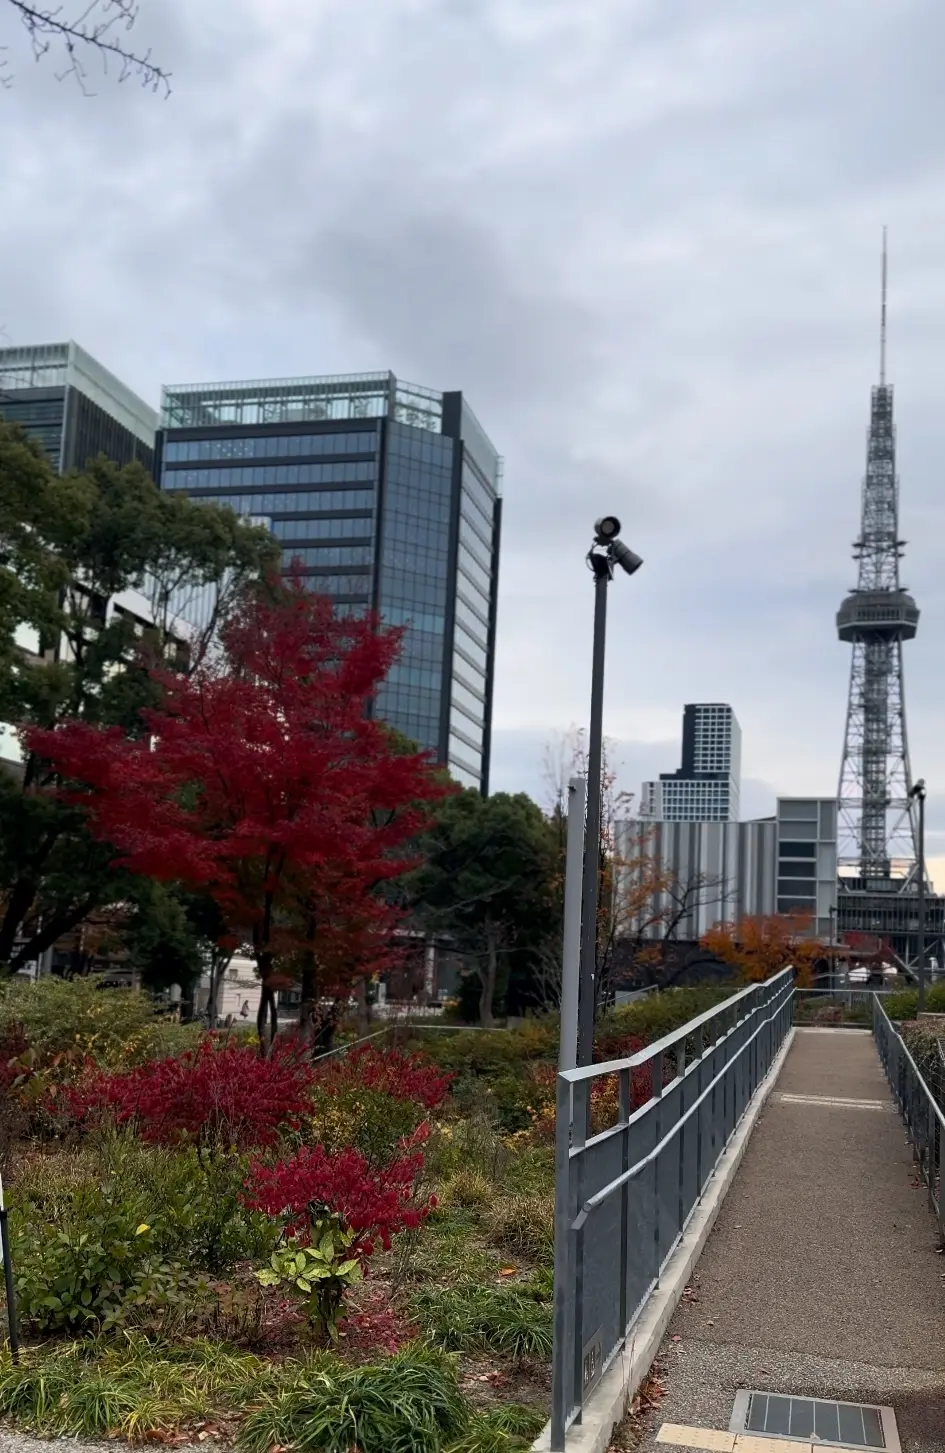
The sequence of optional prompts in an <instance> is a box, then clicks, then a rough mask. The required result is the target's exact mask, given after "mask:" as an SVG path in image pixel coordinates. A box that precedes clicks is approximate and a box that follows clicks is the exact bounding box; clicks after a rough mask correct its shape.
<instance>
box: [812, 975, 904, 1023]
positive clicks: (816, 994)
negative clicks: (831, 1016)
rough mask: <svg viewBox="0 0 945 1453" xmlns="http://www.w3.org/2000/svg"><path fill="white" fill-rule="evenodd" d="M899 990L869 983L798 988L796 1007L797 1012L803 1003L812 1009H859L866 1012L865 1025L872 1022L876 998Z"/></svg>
mask: <svg viewBox="0 0 945 1453" xmlns="http://www.w3.org/2000/svg"><path fill="white" fill-rule="evenodd" d="M898 992H899V991H898V990H897V989H886V988H883V989H874V988H870V986H869V985H868V984H863V985H850V984H843V985H837V986H836V987H835V988H830V989H825V988H822V987H817V988H809V989H805V988H796V989H795V990H794V1009H795V1014H796V1013H797V1010H798V1009H799V1008H800V1007H801V1006H802V1005H808V1006H810V1008H812V1009H813V1008H815V1007H817V1006H820V1007H823V1008H832V1007H833V1006H834V1005H836V1007H837V1008H838V1009H844V1010H846V1011H847V1012H848V1013H851V1014H852V1013H853V1011H854V1010H859V1011H861V1012H862V1013H863V1014H864V1025H866V1024H868V1023H869V1022H870V1016H871V1015H872V1011H873V1000H874V998H876V997H879V998H881V999H883V998H887V997H888V996H889V995H891V994H896V993H898ZM798 1022H799V1023H800V1022H801V1021H800V1020H798Z"/></svg>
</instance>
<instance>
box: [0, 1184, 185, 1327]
mask: <svg viewBox="0 0 945 1453" xmlns="http://www.w3.org/2000/svg"><path fill="white" fill-rule="evenodd" d="M157 1239H158V1238H157V1237H156V1236H154V1234H153V1233H152V1229H151V1227H150V1225H149V1224H148V1223H147V1222H138V1223H136V1222H135V1220H134V1217H133V1216H129V1214H128V1210H127V1208H126V1207H125V1206H123V1205H122V1204H121V1203H120V1202H119V1201H117V1199H116V1200H112V1201H111V1202H110V1201H109V1200H108V1199H107V1198H106V1197H103V1202H102V1206H101V1209H100V1210H99V1212H98V1213H97V1214H89V1215H86V1216H85V1217H83V1219H82V1221H81V1222H80V1223H79V1224H75V1223H73V1224H72V1225H68V1224H67V1225H65V1226H63V1225H57V1224H56V1223H54V1222H47V1223H46V1224H45V1225H42V1224H41V1225H27V1226H24V1225H23V1224H22V1222H17V1223H14V1227H13V1234H12V1237H11V1261H12V1263H13V1272H14V1282H15V1285H16V1297H17V1304H18V1307H19V1312H20V1317H21V1320H22V1322H23V1325H24V1326H25V1327H28V1328H29V1329H30V1330H31V1331H32V1332H35V1333H38V1334H40V1335H42V1334H48V1333H51V1332H62V1331H67V1330H68V1331H77V1332H84V1331H89V1330H93V1331H98V1330H99V1329H102V1330H108V1329H110V1328H112V1327H115V1326H120V1325H122V1324H123V1323H126V1322H129V1321H131V1320H134V1319H136V1318H147V1317H150V1316H153V1315H160V1314H162V1313H164V1312H166V1311H169V1310H173V1309H175V1308H176V1307H178V1306H179V1305H180V1304H181V1303H188V1304H192V1303H193V1302H195V1301H197V1300H199V1299H200V1298H201V1296H205V1295H206V1293H207V1291H208V1290H209V1288H208V1286H207V1284H206V1283H205V1282H202V1281H201V1280H200V1278H199V1276H198V1275H197V1274H196V1273H195V1272H193V1271H192V1270H191V1268H190V1267H189V1266H188V1265H187V1264H186V1263H185V1262H181V1261H172V1260H166V1259H165V1258H163V1257H162V1256H161V1255H160V1252H159V1250H158V1247H157V1245H156V1242H157Z"/></svg>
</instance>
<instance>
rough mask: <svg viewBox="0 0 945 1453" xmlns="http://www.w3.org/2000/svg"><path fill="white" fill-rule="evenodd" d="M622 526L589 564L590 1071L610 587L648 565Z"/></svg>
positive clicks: (603, 522)
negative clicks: (619, 576) (619, 575)
mask: <svg viewBox="0 0 945 1453" xmlns="http://www.w3.org/2000/svg"><path fill="white" fill-rule="evenodd" d="M619 534H620V521H619V520H618V519H617V518H616V516H615V515H605V516H604V517H603V518H602V519H600V520H598V521H597V523H596V524H595V526H594V543H593V544H592V545H591V548H590V550H589V551H588V554H587V563H588V566H589V567H590V570H591V572H592V573H593V576H594V657H593V665H592V668H591V723H590V734H589V737H588V744H587V827H586V832H585V838H584V876H583V882H582V887H581V968H580V993H579V1000H578V1056H577V1059H578V1064H579V1065H589V1064H590V1063H591V1059H592V1057H593V1049H594V1001H595V998H596V983H595V979H596V974H597V903H598V890H599V884H600V813H601V759H602V756H603V730H604V652H605V646H606V640H607V587H608V585H609V584H610V582H611V580H612V579H613V576H614V566H615V565H619V566H620V567H621V569H622V570H625V571H626V572H627V574H628V575H633V574H634V573H635V572H636V571H637V570H639V568H640V566H641V565H642V564H643V561H642V560H641V559H640V556H639V555H635V554H634V552H633V551H632V550H631V549H630V548H629V546H627V545H625V544H624V543H623V541H622V540H620V539H619V538H618V536H619Z"/></svg>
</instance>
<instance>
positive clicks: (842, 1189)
mask: <svg viewBox="0 0 945 1453" xmlns="http://www.w3.org/2000/svg"><path fill="white" fill-rule="evenodd" d="M914 1180H915V1178H914V1176H913V1174H912V1155H911V1151H910V1149H909V1146H908V1144H907V1142H906V1138H905V1132H904V1130H903V1127H902V1125H901V1122H900V1119H899V1115H898V1113H897V1112H896V1111H895V1110H894V1109H893V1106H892V1101H891V1098H890V1095H889V1090H888V1086H887V1084H886V1079H885V1076H884V1074H883V1071H882V1068H881V1066H880V1064H879V1060H878V1058H877V1055H876V1051H875V1048H874V1045H873V1040H872V1036H871V1035H870V1034H868V1033H866V1032H865V1031H864V1032H860V1031H856V1030H798V1031H797V1033H796V1036H795V1039H794V1043H793V1045H792V1047H791V1050H790V1053H789V1055H788V1058H787V1060H786V1062H785V1065H784V1068H783V1070H782V1072H781V1075H780V1078H779V1080H778V1082H777V1085H776V1086H775V1089H774V1091H773V1093H772V1095H771V1097H770V1099H769V1101H768V1104H767V1105H766V1106H765V1109H764V1111H763V1113H762V1116H761V1118H760V1120H759V1122H758V1124H757V1126H756V1127H755V1131H754V1134H753V1135H752V1138H751V1140H750V1142H749V1144H748V1148H747V1151H746V1154H745V1158H744V1160H743V1162H742V1165H741V1167H740V1169H739V1172H738V1175H737V1176H736V1179H735V1182H734V1185H733V1186H732V1189H731V1190H730V1191H729V1194H728V1196H727V1198H726V1200H725V1202H724V1204H723V1206H722V1209H721V1212H720V1215H719V1219H718V1221H717V1223H716V1226H715V1229H714V1230H713V1232H712V1234H711V1236H710V1238H709V1241H708V1243H707V1245H706V1248H705V1251H704V1252H703V1254H702V1257H701V1259H700V1261H699V1264H698V1268H697V1278H696V1279H695V1280H694V1281H693V1284H692V1293H691V1296H692V1299H691V1300H690V1299H689V1298H687V1299H685V1300H684V1301H683V1303H682V1304H681V1305H680V1307H679V1309H678V1311H677V1312H676V1315H675V1317H674V1319H673V1322H672V1324H671V1326H670V1329H669V1333H668V1335H667V1338H666V1340H665V1342H664V1344H663V1348H662V1350H661V1353H660V1364H661V1367H662V1380H663V1383H664V1386H665V1389H666V1397H665V1398H664V1399H663V1401H662V1402H661V1404H660V1406H659V1410H658V1412H656V1413H655V1414H654V1415H653V1418H652V1420H651V1423H650V1425H649V1427H648V1428H647V1429H646V1431H645V1433H644V1436H643V1441H642V1443H641V1449H643V1450H646V1453H667V1450H668V1449H671V1448H673V1447H678V1446H684V1445H682V1444H678V1443H673V1442H666V1441H657V1435H658V1433H659V1430H660V1428H661V1426H662V1425H664V1424H675V1425H681V1426H683V1427H686V1426H695V1427H699V1428H705V1429H717V1430H727V1429H728V1428H729V1422H730V1419H731V1416H732V1411H733V1403H734V1400H735V1394H736V1393H737V1392H738V1390H739V1389H742V1388H747V1389H751V1390H756V1391H770V1392H777V1393H794V1394H798V1395H801V1396H807V1397H822V1398H830V1399H836V1400H837V1401H839V1402H854V1403H873V1404H880V1405H886V1406H890V1407H892V1408H893V1410H894V1411H895V1415H896V1420H897V1424H898V1429H899V1436H900V1438H901V1440H902V1453H945V1276H943V1274H945V1257H943V1256H941V1255H939V1254H937V1247H938V1237H937V1227H936V1224H935V1221H934V1219H933V1217H932V1216H931V1215H930V1213H929V1210H928V1199H927V1193H926V1191H925V1190H924V1189H923V1190H919V1189H917V1188H916V1186H915V1184H914ZM665 1437H666V1434H665V1433H664V1439H665ZM690 1446H707V1444H706V1443H705V1442H703V1443H702V1444H701V1445H699V1444H695V1445H692V1444H690ZM717 1446H728V1447H731V1442H730V1441H729V1442H728V1443H726V1444H723V1443H720V1444H718V1445H717ZM806 1446H809V1445H804V1444H797V1443H793V1444H792V1443H791V1442H782V1441H774V1440H771V1441H770V1442H768V1441H765V1442H764V1443H762V1442H761V1441H760V1440H759V1443H758V1448H759V1453H760V1449H761V1447H764V1449H765V1450H766V1453H767V1450H768V1449H769V1448H770V1449H771V1450H772V1453H789V1450H790V1449H791V1448H792V1447H794V1448H799V1447H806Z"/></svg>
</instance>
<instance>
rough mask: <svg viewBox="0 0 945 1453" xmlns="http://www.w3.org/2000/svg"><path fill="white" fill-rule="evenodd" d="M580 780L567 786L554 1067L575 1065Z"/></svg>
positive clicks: (581, 834)
mask: <svg viewBox="0 0 945 1453" xmlns="http://www.w3.org/2000/svg"><path fill="white" fill-rule="evenodd" d="M586 803H587V784H586V783H585V781H584V778H583V777H572V778H571V780H570V782H569V783H568V845H567V852H566V856H565V864H564V936H563V938H562V943H561V1046H560V1050H559V1053H558V1068H559V1069H560V1070H573V1069H574V1067H575V1065H576V1064H577V1041H578V996H579V993H580V984H581V874H582V871H583V863H584V809H585V805H586Z"/></svg>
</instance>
